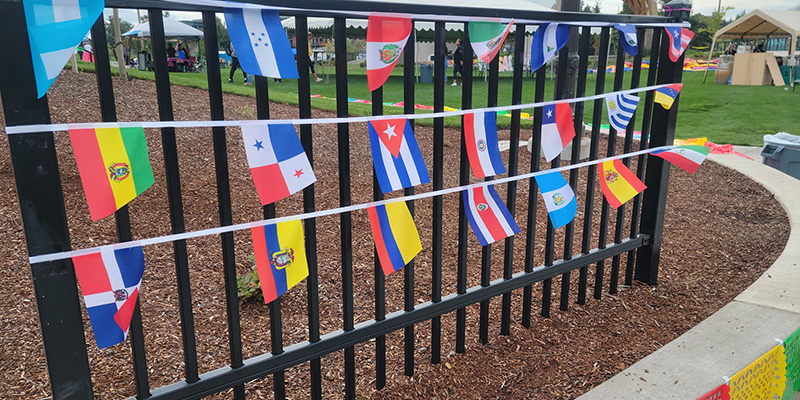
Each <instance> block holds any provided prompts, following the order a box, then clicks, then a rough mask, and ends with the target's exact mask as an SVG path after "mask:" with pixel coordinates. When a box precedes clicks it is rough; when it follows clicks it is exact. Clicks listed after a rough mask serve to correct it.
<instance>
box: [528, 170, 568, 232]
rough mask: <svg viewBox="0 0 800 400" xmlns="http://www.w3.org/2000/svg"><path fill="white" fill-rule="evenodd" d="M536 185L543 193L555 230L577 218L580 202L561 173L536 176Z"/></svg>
mask: <svg viewBox="0 0 800 400" xmlns="http://www.w3.org/2000/svg"><path fill="white" fill-rule="evenodd" d="M536 183H537V184H538V185H539V190H541V191H542V198H543V199H544V204H545V206H546V207H547V212H548V213H549V214H550V222H551V223H552V224H553V228H560V227H562V226H564V225H566V224H568V223H570V221H572V220H573V219H574V218H575V211H576V210H577V209H578V202H577V201H575V192H573V191H572V187H570V186H569V184H568V183H567V181H566V180H565V179H564V177H563V176H561V173H560V172H550V173H548V174H544V175H538V176H536Z"/></svg>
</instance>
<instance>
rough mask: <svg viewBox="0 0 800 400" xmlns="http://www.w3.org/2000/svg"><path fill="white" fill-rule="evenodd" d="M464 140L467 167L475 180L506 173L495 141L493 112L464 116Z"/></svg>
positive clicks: (495, 130) (495, 121) (495, 117)
mask: <svg viewBox="0 0 800 400" xmlns="http://www.w3.org/2000/svg"><path fill="white" fill-rule="evenodd" d="M464 140H465V143H466V145H467V157H468V158H469V165H470V166H471V167H472V173H473V174H474V175H475V177H476V178H485V177H487V176H494V175H499V174H504V173H506V167H505V166H504V165H503V158H502V157H501V156H500V146H499V143H498V141H497V114H495V112H494V111H490V112H475V113H469V114H464Z"/></svg>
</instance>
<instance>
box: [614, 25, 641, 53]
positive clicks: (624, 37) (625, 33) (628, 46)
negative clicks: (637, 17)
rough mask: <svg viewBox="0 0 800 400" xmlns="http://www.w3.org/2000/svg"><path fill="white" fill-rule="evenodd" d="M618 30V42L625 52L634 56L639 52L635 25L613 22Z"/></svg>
mask: <svg viewBox="0 0 800 400" xmlns="http://www.w3.org/2000/svg"><path fill="white" fill-rule="evenodd" d="M614 27H615V28H617V30H618V31H619V42H620V43H621V44H622V48H623V49H625V52H626V53H628V54H630V55H632V56H635V55H636V54H637V53H639V38H638V37H637V36H636V27H635V26H633V25H628V24H614Z"/></svg>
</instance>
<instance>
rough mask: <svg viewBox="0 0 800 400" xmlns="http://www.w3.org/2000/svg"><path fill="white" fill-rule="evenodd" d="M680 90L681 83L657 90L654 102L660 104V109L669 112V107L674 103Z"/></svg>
mask: <svg viewBox="0 0 800 400" xmlns="http://www.w3.org/2000/svg"><path fill="white" fill-rule="evenodd" d="M682 88H683V84H682V83H676V84H673V85H669V86H665V87H662V88H658V89H656V95H655V98H654V100H655V102H656V103H658V104H661V106H662V107H664V108H666V109H667V110H669V109H670V107H672V103H674V102H675V98H677V97H678V93H680V92H681V89H682Z"/></svg>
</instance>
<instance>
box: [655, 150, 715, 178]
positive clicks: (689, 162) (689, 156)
mask: <svg viewBox="0 0 800 400" xmlns="http://www.w3.org/2000/svg"><path fill="white" fill-rule="evenodd" d="M710 150H711V149H710V148H708V147H706V146H698V145H687V146H678V147H674V148H671V149H669V150H657V151H654V152H652V153H650V154H652V155H654V156H657V157H661V158H663V159H665V160H667V161H669V162H671V163H672V164H675V166H676V167H679V168H681V169H683V170H684V171H686V172H688V173H690V174H693V173H694V171H697V168H698V167H700V164H702V163H703V160H705V159H706V156H708V152H709V151H710Z"/></svg>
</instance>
